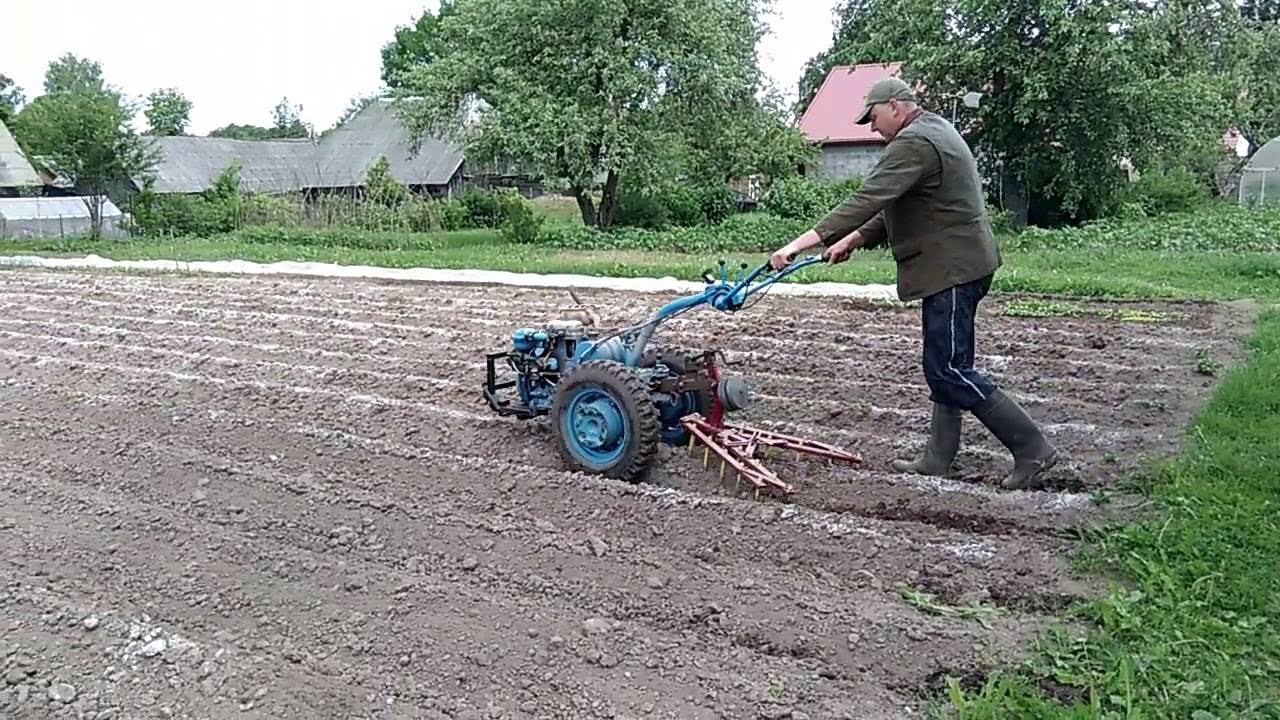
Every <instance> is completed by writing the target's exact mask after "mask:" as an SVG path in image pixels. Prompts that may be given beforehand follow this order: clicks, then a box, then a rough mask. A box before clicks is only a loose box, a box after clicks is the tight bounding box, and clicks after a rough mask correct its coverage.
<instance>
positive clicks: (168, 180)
mask: <svg viewBox="0 0 1280 720" xmlns="http://www.w3.org/2000/svg"><path fill="white" fill-rule="evenodd" d="M150 139H151V140H153V141H154V142H155V146H156V149H157V150H159V151H160V161H159V163H158V164H157V165H156V167H155V168H154V169H153V170H152V173H153V174H154V175H155V191H156V192H159V193H195V192H201V191H203V190H206V189H208V188H210V187H212V186H213V183H214V181H215V180H216V179H217V177H218V175H219V173H221V172H222V171H223V170H224V169H225V168H226V167H227V166H228V165H230V164H231V163H232V162H233V161H235V160H239V161H240V166H241V167H240V187H241V189H242V190H245V191H248V192H260V193H286V192H293V191H296V190H301V189H303V188H305V187H307V186H309V185H310V184H311V179H312V178H314V176H315V167H314V165H312V163H311V160H312V155H313V153H314V151H315V145H313V144H312V143H311V142H310V141H309V140H234V139H230V138H213V137H186V136H173V137H152V138H150ZM135 181H136V182H138V184H139V185H141V182H140V181H137V180H135Z"/></svg>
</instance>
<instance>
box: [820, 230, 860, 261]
mask: <svg viewBox="0 0 1280 720" xmlns="http://www.w3.org/2000/svg"><path fill="white" fill-rule="evenodd" d="M861 239H862V238H861V237H859V236H858V233H857V231H856V230H855V231H854V232H851V233H849V234H848V235H845V236H844V238H843V239H841V240H840V241H839V242H837V243H836V244H834V245H832V246H831V247H829V248H827V251H826V252H825V253H823V254H822V257H823V259H824V260H826V261H827V262H829V263H831V264H832V265H839V264H840V263H842V262H844V261H845V260H848V259H849V253H851V252H853V249H854V248H856V247H858V246H859V245H861V244H862V243H861V242H860V240H861Z"/></svg>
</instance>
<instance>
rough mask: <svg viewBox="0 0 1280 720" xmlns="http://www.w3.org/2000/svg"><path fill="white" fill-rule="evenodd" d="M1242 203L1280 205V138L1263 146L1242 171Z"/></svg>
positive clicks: (1273, 139)
mask: <svg viewBox="0 0 1280 720" xmlns="http://www.w3.org/2000/svg"><path fill="white" fill-rule="evenodd" d="M1240 203H1241V204H1242V205H1275V204H1280V137H1276V138H1272V140H1271V142H1268V143H1267V144H1266V145H1263V146H1262V147H1261V148H1260V149H1259V150H1258V152H1256V153H1254V154H1253V157H1251V158H1249V162H1248V163H1247V164H1246V165H1245V166H1244V169H1243V170H1241V171H1240Z"/></svg>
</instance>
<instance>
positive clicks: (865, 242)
mask: <svg viewBox="0 0 1280 720" xmlns="http://www.w3.org/2000/svg"><path fill="white" fill-rule="evenodd" d="M858 232H860V233H861V234H862V247H863V248H865V249H867V250H870V249H872V248H874V247H876V246H878V245H883V244H884V241H885V240H888V239H889V236H888V233H886V232H885V229H884V211H881V212H878V213H876V216H875V217H873V218H871V219H870V220H868V221H867V224H865V225H863V226H862V227H860V228H858Z"/></svg>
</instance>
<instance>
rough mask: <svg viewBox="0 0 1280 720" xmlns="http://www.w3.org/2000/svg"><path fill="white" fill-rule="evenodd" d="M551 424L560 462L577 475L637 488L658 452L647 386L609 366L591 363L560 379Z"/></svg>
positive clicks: (655, 421)
mask: <svg viewBox="0 0 1280 720" xmlns="http://www.w3.org/2000/svg"><path fill="white" fill-rule="evenodd" d="M551 421H552V423H553V426H554V428H555V432H556V438H557V447H558V449H559V451H560V456H561V458H563V459H564V461H565V462H567V463H568V464H569V466H570V467H572V468H574V469H577V470H582V471H585V472H590V473H595V474H599V475H604V476H606V477H610V478H616V479H619V480H623V481H626V482H638V481H640V480H642V479H643V478H644V475H645V472H646V471H647V470H648V469H649V464H650V463H651V462H652V461H653V457H654V455H655V454H656V453H657V450H658V431H659V423H658V411H657V408H656V407H655V406H654V404H653V398H652V396H651V395H650V393H649V388H648V386H647V384H646V383H645V382H643V381H642V380H641V379H640V377H639V376H637V375H636V373H635V371H634V370H632V369H631V368H629V367H627V366H626V365H623V364H621V363H617V362H613V361H611V360H590V361H588V362H585V363H582V364H581V365H578V366H576V367H574V368H573V369H572V370H570V371H569V372H568V373H566V374H565V375H564V377H562V378H560V381H559V382H558V383H557V384H556V394H555V399H554V401H553V402H552V406H551Z"/></svg>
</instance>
